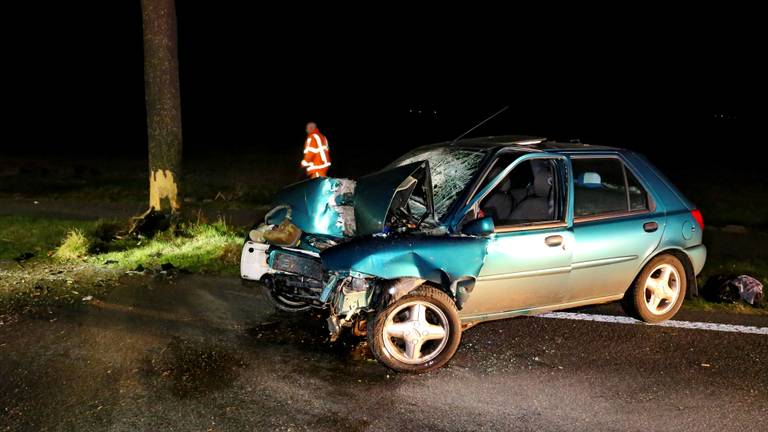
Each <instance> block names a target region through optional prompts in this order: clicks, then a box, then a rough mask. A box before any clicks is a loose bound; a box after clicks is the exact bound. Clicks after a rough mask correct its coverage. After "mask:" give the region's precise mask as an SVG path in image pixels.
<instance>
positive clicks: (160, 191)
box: [141, 0, 182, 212]
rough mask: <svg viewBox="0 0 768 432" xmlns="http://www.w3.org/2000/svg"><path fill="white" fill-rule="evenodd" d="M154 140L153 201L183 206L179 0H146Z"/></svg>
mask: <svg viewBox="0 0 768 432" xmlns="http://www.w3.org/2000/svg"><path fill="white" fill-rule="evenodd" d="M141 12H142V21H143V25H144V93H145V98H146V103H147V135H148V142H149V206H150V209H152V208H154V209H155V210H156V211H161V212H175V211H177V210H179V209H180V208H181V193H180V187H179V179H180V176H181V148H182V145H181V101H180V99H179V61H178V51H177V47H176V44H177V35H176V7H175V5H174V0H141Z"/></svg>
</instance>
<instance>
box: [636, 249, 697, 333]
mask: <svg viewBox="0 0 768 432" xmlns="http://www.w3.org/2000/svg"><path fill="white" fill-rule="evenodd" d="M687 287H688V280H687V279H686V274H685V268H684V267H683V263H681V262H680V260H679V259H677V258H676V257H674V256H672V255H659V256H657V257H656V258H654V259H652V260H651V261H650V262H649V263H648V264H647V265H646V266H645V267H644V268H643V271H642V272H640V275H639V276H638V277H637V279H636V280H635V283H634V285H633V286H632V288H630V289H629V291H627V293H626V294H625V295H624V300H623V301H622V305H623V306H624V310H625V311H626V312H627V313H628V314H629V315H631V316H633V317H635V318H638V319H641V320H643V321H645V322H649V323H657V322H662V321H666V320H668V319H670V318H672V317H673V316H674V315H675V314H676V313H677V311H678V310H680V306H682V304H683V298H684V297H685V290H686V288H687Z"/></svg>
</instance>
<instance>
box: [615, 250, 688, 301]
mask: <svg viewBox="0 0 768 432" xmlns="http://www.w3.org/2000/svg"><path fill="white" fill-rule="evenodd" d="M661 255H672V256H674V257H675V258H677V259H678V260H680V262H681V263H682V264H683V268H684V269H685V279H686V284H687V289H686V292H685V297H686V298H691V297H697V296H698V295H699V287H698V284H697V282H696V273H695V272H694V269H693V262H692V261H691V257H690V256H688V254H687V253H686V252H685V250H683V249H681V248H677V247H668V248H665V249H662V250H658V251H656V252H655V253H653V254H651V255H649V256H648V258H646V259H645V261H643V264H642V265H641V266H640V268H639V269H638V270H637V274H636V275H635V277H634V278H633V279H632V285H634V283H635V282H636V281H637V278H638V277H639V276H640V273H642V272H643V269H644V268H645V266H647V265H648V263H649V262H651V260H653V259H655V258H656V257H658V256H661ZM632 285H630V286H629V288H627V291H629V289H631V287H632Z"/></svg>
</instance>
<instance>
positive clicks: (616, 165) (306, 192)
mask: <svg viewBox="0 0 768 432" xmlns="http://www.w3.org/2000/svg"><path fill="white" fill-rule="evenodd" d="M702 231H703V219H702V217H701V213H700V212H699V210H697V209H696V207H695V206H694V205H693V204H692V203H691V202H689V201H688V200H687V199H686V198H685V197H683V195H682V194H681V193H680V192H679V191H678V190H677V189H676V188H675V187H674V186H673V185H672V184H671V183H670V182H669V181H668V180H667V179H666V178H665V177H664V176H663V175H662V174H661V173H660V172H659V171H658V170H657V169H656V168H654V167H653V166H652V165H651V164H650V163H649V162H648V161H647V160H646V159H645V158H643V157H642V156H640V155H638V154H637V153H634V152H632V151H628V150H623V149H619V148H613V147H603V146H592V145H586V144H575V143H558V142H553V141H548V140H545V139H536V138H530V137H516V136H505V137H489V138H473V139H464V140H460V141H457V142H451V143H441V144H434V145H429V146H424V147H420V148H418V149H415V150H413V151H412V152H410V153H408V154H406V155H404V156H403V157H401V158H399V159H397V160H396V161H394V162H393V163H391V164H390V165H388V166H387V167H385V168H384V169H382V170H380V171H378V172H375V173H373V174H370V175H367V176H363V177H361V178H358V179H357V180H350V179H342V178H316V179H311V180H306V181H303V182H300V183H296V184H293V185H290V186H288V187H286V188H285V189H283V190H282V191H281V192H279V193H278V194H277V196H276V197H275V200H274V206H273V208H272V210H270V211H269V212H268V213H267V215H266V216H265V218H264V221H263V222H262V223H260V224H258V225H256V226H254V228H253V229H252V230H251V231H250V232H249V233H248V238H247V239H246V241H245V244H244V247H243V251H242V258H241V276H242V278H243V279H245V280H249V281H260V282H261V285H262V286H263V290H264V293H265V295H266V297H267V298H268V299H269V300H270V301H271V302H272V303H273V304H274V305H275V306H276V307H277V308H279V309H280V310H283V311H289V312H302V311H307V310H311V309H320V310H323V311H325V312H326V313H327V314H328V330H329V332H330V334H331V339H332V340H333V339H335V338H337V337H339V335H340V334H342V333H343V332H351V333H353V334H356V335H366V337H367V339H368V342H369V345H370V347H371V350H372V352H373V354H374V355H375V357H376V358H377V359H378V360H379V361H380V362H381V363H383V364H384V365H386V366H388V367H389V368H392V369H394V370H396V371H401V372H416V373H419V372H425V371H429V370H432V369H435V368H438V367H441V366H442V365H444V364H446V363H447V362H448V361H449V360H450V359H451V357H452V356H453V355H454V353H455V352H456V350H457V348H458V345H459V342H460V340H461V334H462V329H465V328H466V327H468V326H470V325H473V324H476V323H478V322H482V321H488V320H495V319H503V318H509V317H514V316H519V315H534V314H540V313H545V312H549V311H554V310H560V309H568V308H573V307H578V306H584V305H589V304H597V303H606V302H612V301H619V300H621V302H622V305H623V306H624V308H625V310H626V311H627V312H628V313H629V314H630V315H632V316H634V317H636V318H638V319H641V320H644V321H646V322H651V323H656V322H661V321H664V320H667V319H669V318H671V317H672V316H673V315H674V314H675V313H676V312H677V311H678V309H679V308H680V306H681V304H682V301H683V298H684V297H685V296H686V293H689V294H690V293H694V294H695V291H696V286H695V284H696V275H697V274H698V273H699V272H700V271H701V269H702V267H703V265H704V261H705V259H706V248H705V247H704V245H703V244H702Z"/></svg>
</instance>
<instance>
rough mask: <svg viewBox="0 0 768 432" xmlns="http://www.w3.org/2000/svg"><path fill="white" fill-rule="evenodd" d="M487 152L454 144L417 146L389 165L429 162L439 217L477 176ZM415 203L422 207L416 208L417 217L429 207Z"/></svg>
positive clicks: (436, 213) (436, 210)
mask: <svg viewBox="0 0 768 432" xmlns="http://www.w3.org/2000/svg"><path fill="white" fill-rule="evenodd" d="M485 154H486V153H485V151H482V150H470V149H462V148H453V147H437V148H431V149H427V150H424V149H417V150H415V151H413V152H410V153H407V154H406V155H405V156H403V157H401V158H400V159H398V160H396V161H395V162H392V163H391V164H390V167H396V166H401V165H406V164H409V163H413V162H418V161H423V160H426V161H429V171H430V175H431V176H432V192H433V195H434V206H435V217H436V218H437V219H438V220H439V219H440V218H442V217H443V215H444V214H445V212H446V211H448V208H450V206H451V204H453V201H454V200H456V198H457V197H458V196H459V194H460V193H461V191H462V190H464V188H465V187H466V185H467V183H468V182H469V181H470V180H471V179H472V177H474V175H475V173H476V172H477V170H478V168H480V163H481V162H482V160H483V158H484V157H485ZM415 204H417V206H418V207H420V208H414V209H413V213H414V214H415V215H417V216H418V215H421V214H423V213H424V211H425V210H426V209H425V208H424V207H423V206H419V205H418V203H415Z"/></svg>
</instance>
